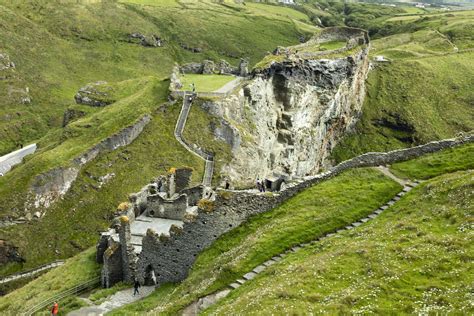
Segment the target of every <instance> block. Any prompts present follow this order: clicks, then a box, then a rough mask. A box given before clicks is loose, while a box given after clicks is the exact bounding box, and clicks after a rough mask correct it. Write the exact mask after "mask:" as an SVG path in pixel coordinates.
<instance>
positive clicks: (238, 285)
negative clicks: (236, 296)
mask: <svg viewBox="0 0 474 316" xmlns="http://www.w3.org/2000/svg"><path fill="white" fill-rule="evenodd" d="M240 286H241V284H239V283H236V282H234V283H231V284H230V285H229V287H230V288H231V289H234V290H235V289H236V288H239V287H240Z"/></svg>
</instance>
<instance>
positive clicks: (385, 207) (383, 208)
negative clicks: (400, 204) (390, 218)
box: [380, 205, 388, 210]
mask: <svg viewBox="0 0 474 316" xmlns="http://www.w3.org/2000/svg"><path fill="white" fill-rule="evenodd" d="M380 209H381V210H386V209H388V205H383V206H381V207H380Z"/></svg>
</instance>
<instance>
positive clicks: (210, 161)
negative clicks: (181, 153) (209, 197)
mask: <svg viewBox="0 0 474 316" xmlns="http://www.w3.org/2000/svg"><path fill="white" fill-rule="evenodd" d="M194 97H195V95H194V94H193V93H192V92H184V96H183V106H182V107H181V112H180V113H179V117H178V121H177V122H176V127H175V129H174V136H175V137H176V139H177V140H178V142H179V143H180V144H181V145H183V146H184V148H186V149H187V150H188V151H189V152H191V153H193V154H194V155H196V156H198V157H199V158H201V159H203V160H204V162H205V170H204V176H203V179H202V185H203V186H205V187H210V186H211V183H212V175H213V173H214V156H213V155H212V154H209V153H206V152H204V151H203V150H202V149H200V148H198V147H197V146H195V145H194V146H192V145H190V144H188V143H187V142H186V141H185V140H184V139H183V131H184V127H185V126H186V121H187V119H188V115H189V111H190V110H191V105H192V103H193V100H194Z"/></svg>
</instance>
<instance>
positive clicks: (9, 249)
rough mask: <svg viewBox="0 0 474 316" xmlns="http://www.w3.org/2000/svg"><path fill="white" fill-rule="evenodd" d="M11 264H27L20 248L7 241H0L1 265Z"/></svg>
mask: <svg viewBox="0 0 474 316" xmlns="http://www.w3.org/2000/svg"><path fill="white" fill-rule="evenodd" d="M9 262H20V263H21V262H25V259H23V258H22V257H21V256H20V254H19V252H18V248H17V247H15V246H12V245H10V244H9V243H7V242H6V241H5V240H1V239H0V265H5V264H7V263H9Z"/></svg>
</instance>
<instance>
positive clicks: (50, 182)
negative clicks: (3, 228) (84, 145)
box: [25, 115, 151, 213]
mask: <svg viewBox="0 0 474 316" xmlns="http://www.w3.org/2000/svg"><path fill="white" fill-rule="evenodd" d="M150 120H151V117H150V116H149V115H145V116H144V117H142V118H141V119H140V120H138V121H137V122H136V123H135V124H133V125H131V126H129V127H127V128H125V129H123V130H121V131H120V132H119V133H117V134H115V135H112V136H110V137H108V138H106V139H105V140H103V141H101V142H100V143H99V144H97V145H95V146H94V147H93V148H91V149H90V150H88V151H87V152H85V153H84V154H82V155H80V156H79V157H77V158H75V159H73V161H72V162H71V165H70V166H69V167H58V168H54V169H52V170H50V171H48V172H46V173H43V174H40V175H38V176H36V178H35V179H34V181H33V184H32V185H31V187H30V189H29V192H28V199H27V202H26V203H25V210H26V211H27V212H28V213H31V212H32V211H34V212H36V210H37V209H40V210H42V211H43V212H44V211H45V210H46V209H47V208H48V207H50V206H51V204H52V203H54V202H56V201H57V200H58V199H60V198H62V197H63V196H64V195H65V194H66V193H67V192H68V190H69V188H70V187H71V185H72V184H73V182H74V181H75V180H76V178H77V175H78V174H79V171H80V169H81V168H82V166H83V165H85V164H86V163H88V162H89V161H91V160H93V159H94V158H95V157H97V155H98V154H100V153H101V152H103V151H112V150H115V149H117V148H119V147H122V146H126V145H128V144H130V143H131V142H132V141H133V140H134V139H135V138H137V137H138V135H140V133H141V132H142V131H143V129H144V128H145V126H146V125H147V124H148V123H149V122H150Z"/></svg>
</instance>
